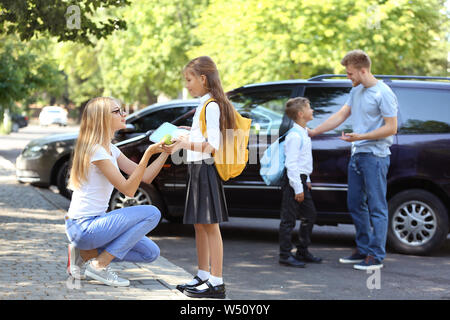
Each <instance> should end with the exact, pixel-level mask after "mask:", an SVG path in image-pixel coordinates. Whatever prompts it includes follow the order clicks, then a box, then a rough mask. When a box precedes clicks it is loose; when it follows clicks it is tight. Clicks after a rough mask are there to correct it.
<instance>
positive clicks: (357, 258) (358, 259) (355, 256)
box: [339, 250, 366, 263]
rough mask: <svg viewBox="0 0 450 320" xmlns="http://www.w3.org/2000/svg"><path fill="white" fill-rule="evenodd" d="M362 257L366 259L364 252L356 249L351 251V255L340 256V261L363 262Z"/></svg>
mask: <svg viewBox="0 0 450 320" xmlns="http://www.w3.org/2000/svg"><path fill="white" fill-rule="evenodd" d="M364 259H366V255H365V254H361V253H359V252H358V250H355V251H353V253H352V255H351V256H349V257H345V258H340V259H339V262H340V263H360V262H363V261H364Z"/></svg>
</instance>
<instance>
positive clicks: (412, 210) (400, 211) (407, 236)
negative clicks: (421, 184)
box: [388, 189, 449, 255]
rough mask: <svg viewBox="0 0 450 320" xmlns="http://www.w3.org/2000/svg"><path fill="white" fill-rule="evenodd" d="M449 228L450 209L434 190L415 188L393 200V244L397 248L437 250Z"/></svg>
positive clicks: (412, 251) (390, 238) (416, 251)
mask: <svg viewBox="0 0 450 320" xmlns="http://www.w3.org/2000/svg"><path fill="white" fill-rule="evenodd" d="M448 231H449V223H448V213H447V209H446V207H445V206H444V204H443V203H442V201H441V200H440V199H439V198H438V197H436V196H435V195H434V194H432V193H430V192H428V191H425V190H421V189H412V190H407V191H403V192H400V193H398V194H396V195H395V196H394V197H392V198H391V199H390V200H389V230H388V242H389V245H390V246H391V247H392V248H393V249H394V250H395V251H397V252H400V253H405V254H414V255H425V254H430V253H431V252H433V251H435V250H437V249H438V248H439V247H440V246H441V245H442V244H443V243H444V242H445V240H446V238H447V234H448Z"/></svg>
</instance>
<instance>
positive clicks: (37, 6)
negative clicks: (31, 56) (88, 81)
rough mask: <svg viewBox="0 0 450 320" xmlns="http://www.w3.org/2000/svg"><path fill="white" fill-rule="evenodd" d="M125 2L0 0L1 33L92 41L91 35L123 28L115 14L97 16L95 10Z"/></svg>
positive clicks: (28, 38) (122, 0)
mask: <svg viewBox="0 0 450 320" xmlns="http://www.w3.org/2000/svg"><path fill="white" fill-rule="evenodd" d="M127 4H129V2H128V0H45V1H44V0H27V1H25V0H0V33H7V34H18V35H19V36H20V39H21V40H22V41H26V40H30V39H32V38H33V36H35V35H43V36H51V37H56V38H57V39H58V41H75V42H82V43H84V44H92V39H93V38H94V39H100V38H104V37H107V36H108V35H110V34H111V33H112V32H113V31H115V30H117V29H125V28H126V23H125V21H123V20H120V19H117V18H108V19H106V20H99V19H96V18H95V14H96V13H97V10H98V9H100V8H102V9H105V8H115V7H120V6H124V5H127ZM71 6H74V7H71Z"/></svg>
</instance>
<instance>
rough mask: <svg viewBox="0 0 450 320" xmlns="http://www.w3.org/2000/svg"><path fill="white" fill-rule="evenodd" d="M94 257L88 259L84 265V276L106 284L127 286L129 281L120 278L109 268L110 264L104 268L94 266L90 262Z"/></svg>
mask: <svg viewBox="0 0 450 320" xmlns="http://www.w3.org/2000/svg"><path fill="white" fill-rule="evenodd" d="M94 260H95V259H92V260H90V261H89V263H88V264H87V266H86V271H85V275H86V277H89V278H92V279H95V280H98V281H100V282H102V283H104V284H106V285H107V286H113V287H128V286H129V285H130V281H129V280H127V279H123V278H120V277H119V276H118V275H117V273H115V272H114V271H112V270H111V267H110V266H107V267H105V268H102V269H100V268H96V267H95V266H94V265H93V264H92V262H93V261H94Z"/></svg>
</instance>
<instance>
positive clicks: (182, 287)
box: [177, 276, 208, 292]
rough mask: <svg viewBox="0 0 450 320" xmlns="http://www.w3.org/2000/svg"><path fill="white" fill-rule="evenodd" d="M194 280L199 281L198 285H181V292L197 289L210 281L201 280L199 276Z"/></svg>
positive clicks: (178, 287) (178, 286)
mask: <svg viewBox="0 0 450 320" xmlns="http://www.w3.org/2000/svg"><path fill="white" fill-rule="evenodd" d="M194 279H195V280H197V283H196V284H187V283H185V284H179V285H177V289H178V290H180V291H181V292H183V291H184V290H186V289H187V288H190V289H193V288H195V287H197V286H199V285H202V284H204V283H205V282H206V281H208V279H206V280H202V279H200V278H199V277H198V276H195V277H194Z"/></svg>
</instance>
